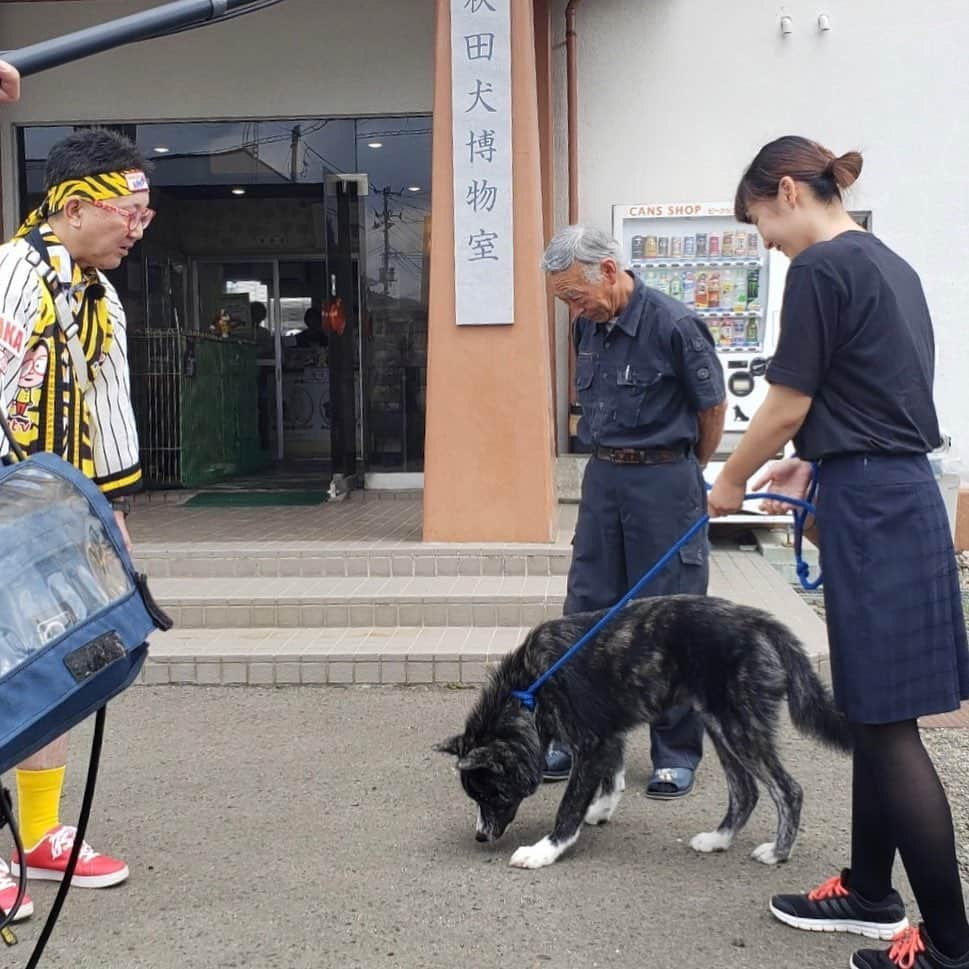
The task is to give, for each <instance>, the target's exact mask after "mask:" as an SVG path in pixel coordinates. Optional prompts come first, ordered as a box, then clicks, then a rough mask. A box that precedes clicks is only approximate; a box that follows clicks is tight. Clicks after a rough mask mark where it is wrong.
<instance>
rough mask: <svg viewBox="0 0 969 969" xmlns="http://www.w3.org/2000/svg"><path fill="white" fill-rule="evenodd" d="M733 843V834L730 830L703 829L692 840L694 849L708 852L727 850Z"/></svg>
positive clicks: (691, 843) (691, 844) (691, 845)
mask: <svg viewBox="0 0 969 969" xmlns="http://www.w3.org/2000/svg"><path fill="white" fill-rule="evenodd" d="M732 843H733V834H732V833H731V832H729V831H701V832H700V834H698V835H696V836H695V837H694V838H693V839H692V840H691V841H690V847H691V848H692V849H693V850H694V851H702V852H703V853H704V854H707V853H709V852H711V851H726V850H727V849H728V848H729V847H730V845H731V844H732Z"/></svg>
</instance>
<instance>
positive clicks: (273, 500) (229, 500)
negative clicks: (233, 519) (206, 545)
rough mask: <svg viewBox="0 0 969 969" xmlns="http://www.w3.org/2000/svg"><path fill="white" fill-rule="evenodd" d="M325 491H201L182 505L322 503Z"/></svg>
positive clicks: (239, 506)
mask: <svg viewBox="0 0 969 969" xmlns="http://www.w3.org/2000/svg"><path fill="white" fill-rule="evenodd" d="M326 499H327V494H326V492H325V491H201V492H199V493H198V494H197V495H192V497H191V498H189V499H188V501H186V502H185V504H184V505H183V507H189V508H200V507H201V508H261V507H265V506H278V505H322V504H323V502H324V501H326Z"/></svg>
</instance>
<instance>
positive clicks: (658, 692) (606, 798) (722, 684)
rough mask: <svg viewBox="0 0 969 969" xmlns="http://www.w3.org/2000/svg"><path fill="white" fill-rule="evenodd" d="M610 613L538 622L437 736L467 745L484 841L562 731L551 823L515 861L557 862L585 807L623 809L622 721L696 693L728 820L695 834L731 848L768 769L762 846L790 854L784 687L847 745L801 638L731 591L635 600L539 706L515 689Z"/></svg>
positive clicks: (549, 687)
mask: <svg viewBox="0 0 969 969" xmlns="http://www.w3.org/2000/svg"><path fill="white" fill-rule="evenodd" d="M602 615H603V613H602V612H590V613H579V614H576V615H571V616H566V617H564V618H562V619H554V620H551V621H550V622H545V623H542V624H541V625H540V626H538V627H536V628H535V629H533V630H532V631H531V632H530V633H529V634H528V637H527V638H526V639H525V642H524V643H522V645H521V646H519V647H518V648H517V649H516V650H515V651H514V652H512V653H510V654H509V655H508V656H507V657H505V659H504V661H503V662H502V663H501V665H500V666H499V667H498V669H497V670H496V671H495V672H494V673H493V674H492V676H491V679H490V681H489V682H488V684H487V685H486V686H485V687H484V688H483V690H482V692H481V694H480V696H479V697H478V700H477V702H476V703H475V705H474V708H473V709H472V711H471V714H470V715H469V717H468V720H467V724H466V725H465V730H464V733H463V734H458V735H457V736H455V737H452V738H451V739H450V740H447V741H445V742H444V743H443V744H440V745H439V746H438V747H437V749H438V750H440V751H442V752H444V753H448V754H454V755H455V756H456V757H457V758H458V761H457V766H458V770H459V771H460V774H461V784H462V786H463V787H464V790H465V791H466V792H467V794H468V796H469V797H470V798H471V799H472V800H473V801H475V802H476V803H477V805H478V819H477V831H476V837H477V840H478V841H495V840H497V839H498V838H499V837H501V835H502V834H503V833H504V831H505V828H507V827H508V825H509V824H510V823H511V821H512V820H513V819H514V817H515V813H516V812H517V811H518V806H519V805H520V804H521V802H522V801H523V800H524V799H525V798H526V797H529V796H530V795H532V794H534V793H535V791H536V790H537V789H538V786H539V784H541V782H542V766H543V763H544V751H545V748H546V746H547V745H548V742H549V741H550V740H551V739H552V738H553V737H554V738H557V739H559V740H563V741H566V742H567V743H569V744H570V745H571V747H572V752H573V762H572V774H571V776H570V777H569V781H568V785H567V786H566V788H565V794H564V796H563V797H562V802H561V804H560V805H559V809H558V814H557V815H556V818H555V826H554V828H553V829H552V832H551V834H549V835H547V836H546V837H544V838H542V839H541V840H540V841H539V842H538V843H536V844H533V845H526V846H523V847H521V848H519V849H518V850H517V851H516V852H515V853H514V854H513V855H512V857H511V864H512V865H513V866H515V867H517V868H541V867H543V866H545V865H550V864H552V862H554V861H555V860H556V859H557V858H558V857H559V856H560V855H561V854H562V853H563V852H564V851H565V850H566V849H567V848H569V847H570V846H571V845H573V844H575V842H576V840H577V839H578V837H579V831H580V829H581V826H582V821H583V819H584V820H585V822H586V823H587V824H601V823H603V822H604V821H608V820H609V819H610V818H611V817H612V815H613V813H614V812H615V810H616V807H617V806H618V804H619V798H620V796H621V795H622V791H623V789H624V787H625V782H624V779H623V743H624V736H625V734H626V733H627V731H629V730H631V729H632V728H633V727H635V726H637V725H639V724H643V723H650V722H652V721H653V720H656V719H657V718H658V717H660V715H661V714H662V713H663V711H665V710H667V709H668V708H669V707H671V706H674V705H675V704H679V703H684V702H689V703H692V704H693V705H694V706H695V707H696V709H697V710H698V711H699V712H700V715H701V717H702V718H703V722H704V725H705V726H706V730H707V734H708V736H709V737H710V740H711V741H712V743H713V746H714V748H715V749H716V751H717V754H718V755H719V757H720V762H721V764H722V765H723V769H724V771H725V773H726V775H727V787H728V789H729V800H728V804H727V813H726V814H725V815H724V818H723V820H722V821H721V822H720V825H719V827H718V828H717V829H716V830H715V831H708V832H705V833H703V834H698V835H697V836H696V837H695V838H693V840H692V841H691V842H690V845H691V847H693V848H694V850H696V851H724V850H726V849H727V848H728V847H730V843H731V842H732V841H733V839H734V836H735V835H736V834H737V832H738V831H739V830H740V829H741V828H742V827H743V826H744V824H745V823H746V822H747V819H748V818H749V817H750V814H751V811H753V809H754V805H755V804H756V803H757V781H761V782H762V783H763V784H766V785H767V790H768V791H769V792H770V796H771V797H772V798H773V800H774V804H775V805H776V807H777V835H776V838H775V840H774V841H771V842H768V843H767V844H762V845H760V846H759V847H758V848H756V849H755V850H754V852H753V857H754V858H756V859H757V861H761V862H763V863H764V864H766V865H773V864H776V863H777V862H779V861H785V860H787V858H788V857H789V856H790V854H791V849H792V847H793V846H794V840H795V838H796V837H797V829H798V823H799V820H800V815H801V801H802V799H803V795H802V791H801V787H800V785H799V784H798V783H797V781H795V780H794V779H793V778H792V777H791V776H790V774H788V773H787V771H786V770H784V768H783V766H782V765H781V762H780V758H779V757H778V753H777V745H776V734H777V722H778V714H779V712H780V706H781V701H782V700H783V698H784V696H785V695H786V696H787V705H788V709H789V711H790V715H791V720H792V721H793V723H794V726H795V727H796V728H797V729H798V730H800V731H802V732H803V733H805V734H809V735H811V736H813V737H816V738H817V739H819V740H820V741H822V742H823V743H825V744H828V745H830V746H831V747H834V748H836V749H837V750H843V751H847V750H849V749H850V746H851V740H850V735H849V731H848V726H847V723H846V721H845V720H844V718H843V717H842V716H841V715H840V714H839V713H838V712H837V711H836V710H835V708H834V705H833V703H832V699H831V696H830V694H829V693H828V691H827V689H826V688H825V687H824V686H823V685H822V683H821V682H820V680H819V679H818V678H817V676H816V675H815V674H814V671H813V670H812V668H811V665H810V662H809V661H808V658H807V656H806V654H805V652H804V647H803V646H802V645H801V643H800V642H799V641H798V640H797V639H796V638H795V636H794V634H793V633H792V632H791V631H790V630H789V629H788V628H787V627H786V626H784V625H783V624H782V623H780V622H778V621H777V620H776V619H774V618H773V617H772V616H770V615H769V614H768V613H766V612H762V611H761V610H759V609H752V608H750V607H748V606H740V605H736V604H734V603H732V602H727V601H726V600H724V599H716V598H712V597H707V596H692V595H677V596H657V597H654V598H649V599H639V600H635V601H633V602H631V603H630V604H629V605H628V606H627V607H626V608H625V609H623V610H622V611H621V612H620V613H619V614H618V615H617V616H616V617H615V618H614V619H613V620H612V621H611V622H610V623H609V624H608V625H607V626H606V627H605V628H604V629H602V630H601V631H600V632H599V633H598V634H597V636H596V638H595V639H594V640H593V641H591V642H589V643H588V644H587V645H586V646H584V647H583V648H582V649H581V650H579V652H578V653H577V654H576V655H575V656H574V657H573V658H572V659H571V660H570V661H569V662H568V663H567V664H566V665H565V666H564V667H563V668H562V669H560V670H559V671H558V672H557V673H556V674H555V675H554V676H553V677H552V678H551V679H549V680H548V681H547V682H546V683H545V684H544V685H543V686H542V687H541V689H540V690H539V691H538V693H537V695H536V701H537V703H536V709H535V711H534V712H530V711H529V710H527V709H526V708H525V707H524V706H523V705H522V703H521V702H520V701H519V700H517V699H516V698H514V697H513V696H511V691H512V690H524V689H526V688H527V687H528V686H529V685H530V684H531V683H532V682H534V680H535V679H536V677H538V676H539V675H540V674H541V673H543V672H544V671H545V670H547V669H548V668H549V667H550V666H551V665H552V664H553V663H554V662H555V660H557V659H558V658H559V657H560V656H561V655H562V654H563V653H564V652H565V651H566V650H567V649H568V648H569V647H570V646H571V645H572V644H573V643H575V642H577V641H578V639H579V638H580V637H581V636H582V635H583V634H584V633H585V632H586V631H587V630H589V629H590V628H591V627H592V626H593V625H594V624H595V623H596V622H597V621H598V620H599V619H600V618H601V617H602Z"/></svg>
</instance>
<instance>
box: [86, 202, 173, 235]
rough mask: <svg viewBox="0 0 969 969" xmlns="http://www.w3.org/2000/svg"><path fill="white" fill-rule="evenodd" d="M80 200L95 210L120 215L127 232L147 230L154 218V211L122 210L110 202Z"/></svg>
mask: <svg viewBox="0 0 969 969" xmlns="http://www.w3.org/2000/svg"><path fill="white" fill-rule="evenodd" d="M79 197H80V196H79ZM80 200H81V201H82V202H89V203H90V204H91V205H93V206H95V207H96V208H99V209H105V210H106V211H108V212H114V214H115V215H120V216H121V218H122V219H124V220H125V221H126V222H127V223H128V231H129V232H134V231H135V229H142V230H144V229H147V228H148V226H150V225H151V220H152V219H153V218H154V217H155V210H154V209H122V208H120V207H119V206H117V205H112V204H111V203H110V202H102V201H101V200H100V199H86V198H81V199H80Z"/></svg>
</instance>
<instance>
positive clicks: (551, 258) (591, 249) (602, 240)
mask: <svg viewBox="0 0 969 969" xmlns="http://www.w3.org/2000/svg"><path fill="white" fill-rule="evenodd" d="M603 259H615V260H616V263H617V264H618V265H619V267H620V268H624V267H625V264H626V260H625V257H624V256H623V252H622V246H620V245H619V243H618V242H617V241H616V240H615V239H614V238H613V237H612V236H611V235H609V233H608V232H603V231H602V229H596V228H593V227H592V226H586V225H567V226H566V227H565V228H564V229H559V231H558V232H556V233H555V235H554V236H552V240H551V242H549V244H548V247H547V248H546V250H545V255H544V256H542V270H543V271H544V272H546V273H561V272H565V271H566V270H567V269H569V268H571V266H572V265H573V264H574V263H579V264H580V265H581V266H582V269H583V271H584V272H585V274H586V277H587V278H588V279H590V280H595V279H598V278H599V276H600V275H601V274H602V271H601V270H600V268H599V266H600V264H601V262H602V260H603Z"/></svg>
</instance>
